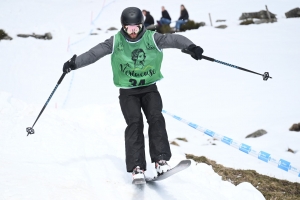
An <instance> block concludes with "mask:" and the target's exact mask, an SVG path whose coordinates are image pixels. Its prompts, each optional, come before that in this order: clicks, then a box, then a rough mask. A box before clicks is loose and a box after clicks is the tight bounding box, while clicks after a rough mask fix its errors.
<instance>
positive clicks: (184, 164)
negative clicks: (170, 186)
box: [146, 160, 191, 182]
mask: <svg viewBox="0 0 300 200" xmlns="http://www.w3.org/2000/svg"><path fill="white" fill-rule="evenodd" d="M190 165H191V161H190V160H182V161H180V163H179V164H178V165H176V166H175V167H173V168H172V169H170V170H169V171H167V172H165V173H163V174H162V175H159V176H155V177H153V178H151V177H146V182H153V181H161V180H164V179H166V178H168V177H170V176H172V175H174V174H176V173H177V172H180V171H182V170H184V169H186V168H188V167H189V166H190Z"/></svg>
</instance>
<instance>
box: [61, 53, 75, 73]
mask: <svg viewBox="0 0 300 200" xmlns="http://www.w3.org/2000/svg"><path fill="white" fill-rule="evenodd" d="M76 57H77V55H76V54H74V56H73V57H72V58H71V59H70V60H68V61H67V62H65V64H64V66H63V72H64V73H69V72H70V71H71V70H75V69H77V67H76V64H75V60H76Z"/></svg>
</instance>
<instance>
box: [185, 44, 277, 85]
mask: <svg viewBox="0 0 300 200" xmlns="http://www.w3.org/2000/svg"><path fill="white" fill-rule="evenodd" d="M181 51H182V52H183V53H187V54H190V55H192V56H194V53H193V52H191V51H189V50H188V49H187V48H186V49H182V50H181ZM202 58H203V59H205V60H209V61H212V62H217V63H219V64H223V65H227V66H229V67H233V68H235V69H239V70H243V71H246V72H250V73H253V74H257V75H260V76H262V77H263V80H264V81H266V80H268V78H272V77H271V76H269V72H265V73H264V74H260V73H257V72H254V71H251V70H248V69H245V68H242V67H238V66H236V65H232V64H229V63H226V62H223V61H220V60H216V59H214V58H210V57H207V56H204V55H202Z"/></svg>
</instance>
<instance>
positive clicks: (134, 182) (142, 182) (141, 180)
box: [132, 178, 146, 185]
mask: <svg viewBox="0 0 300 200" xmlns="http://www.w3.org/2000/svg"><path fill="white" fill-rule="evenodd" d="M145 183H146V181H145V179H144V178H137V179H133V180H132V184H134V185H141V184H145Z"/></svg>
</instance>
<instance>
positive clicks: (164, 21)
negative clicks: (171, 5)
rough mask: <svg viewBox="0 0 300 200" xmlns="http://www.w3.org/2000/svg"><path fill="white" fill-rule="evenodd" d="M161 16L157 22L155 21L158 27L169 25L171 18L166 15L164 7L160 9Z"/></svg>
mask: <svg viewBox="0 0 300 200" xmlns="http://www.w3.org/2000/svg"><path fill="white" fill-rule="evenodd" d="M161 10H162V11H161V15H162V17H161V18H160V20H159V21H157V24H158V25H164V24H167V25H169V24H170V23H171V17H170V15H169V13H168V11H167V10H166V9H165V7H164V6H162V7H161Z"/></svg>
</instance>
